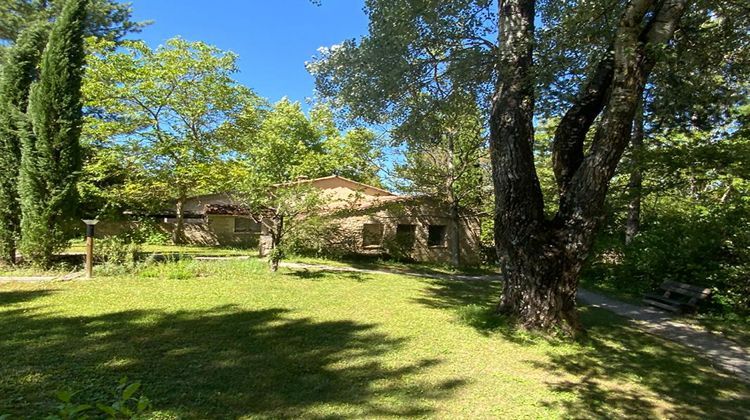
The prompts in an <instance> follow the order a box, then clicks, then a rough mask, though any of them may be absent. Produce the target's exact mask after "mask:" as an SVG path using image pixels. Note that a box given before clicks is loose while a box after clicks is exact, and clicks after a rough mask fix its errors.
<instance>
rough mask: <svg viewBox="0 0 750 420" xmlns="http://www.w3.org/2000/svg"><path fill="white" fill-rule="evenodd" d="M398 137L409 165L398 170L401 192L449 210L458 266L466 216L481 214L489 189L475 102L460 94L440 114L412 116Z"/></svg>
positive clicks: (398, 131)
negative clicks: (461, 234)
mask: <svg viewBox="0 0 750 420" xmlns="http://www.w3.org/2000/svg"><path fill="white" fill-rule="evenodd" d="M395 135H396V136H403V139H404V140H405V143H406V144H405V145H406V153H405V162H404V163H402V164H398V165H397V166H396V174H397V176H398V177H399V178H400V179H401V180H402V182H401V184H402V185H401V189H402V190H404V191H407V192H410V193H412V194H417V195H425V196H428V197H431V198H434V199H436V200H438V201H439V202H440V203H442V204H444V205H445V206H447V207H448V208H449V209H450V214H451V217H450V219H451V230H452V231H453V232H454V236H453V237H454V239H455V240H454V241H452V242H451V262H452V264H453V265H454V266H459V265H460V264H461V249H460V240H459V235H460V233H461V232H462V230H461V227H460V223H461V217H462V216H464V215H466V214H467V213H470V214H472V215H476V214H478V213H480V212H481V210H482V201H483V196H484V195H485V194H484V193H485V191H486V190H485V191H483V189H482V188H481V186H482V185H483V184H484V183H483V171H482V168H481V166H480V161H482V160H486V159H487V148H486V141H487V140H486V135H485V132H484V125H483V124H482V115H481V113H480V112H479V110H478V108H477V107H476V101H474V100H473V98H467V97H464V96H460V95H456V96H455V97H453V98H449V99H448V101H447V103H446V104H445V105H444V106H443V107H442V109H441V110H435V111H434V112H430V113H428V114H426V115H419V116H413V120H412V121H410V122H409V123H408V124H404V125H402V126H401V127H399V130H396V133H395Z"/></svg>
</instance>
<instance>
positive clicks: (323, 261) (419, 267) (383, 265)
mask: <svg viewBox="0 0 750 420" xmlns="http://www.w3.org/2000/svg"><path fill="white" fill-rule="evenodd" d="M286 261H291V262H299V263H305V264H318V265H329V266H334V267H342V266H345V267H355V268H362V269H369V270H391V271H401V272H417V273H423V274H470V275H490V274H497V271H498V270H497V269H496V268H493V267H489V266H482V267H459V268H455V267H452V266H450V265H448V264H438V263H427V262H412V263H404V262H398V261H392V260H383V259H380V258H368V257H364V256H361V257H353V258H342V259H340V260H334V259H329V258H321V257H309V256H301V255H291V256H289V257H288V258H286Z"/></svg>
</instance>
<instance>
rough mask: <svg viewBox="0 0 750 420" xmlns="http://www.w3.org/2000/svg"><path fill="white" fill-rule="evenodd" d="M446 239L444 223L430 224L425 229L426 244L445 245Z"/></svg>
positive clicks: (446, 231)
mask: <svg viewBox="0 0 750 420" xmlns="http://www.w3.org/2000/svg"><path fill="white" fill-rule="evenodd" d="M447 239H448V229H447V228H446V227H445V225H430V226H429V228H428V230H427V246H434V247H440V246H445V243H446V242H447Z"/></svg>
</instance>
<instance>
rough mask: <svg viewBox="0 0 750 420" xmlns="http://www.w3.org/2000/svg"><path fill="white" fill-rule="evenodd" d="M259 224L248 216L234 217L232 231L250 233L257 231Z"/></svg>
mask: <svg viewBox="0 0 750 420" xmlns="http://www.w3.org/2000/svg"><path fill="white" fill-rule="evenodd" d="M259 231H260V225H258V223H256V222H255V220H253V219H251V218H249V217H235V218H234V233H252V232H259Z"/></svg>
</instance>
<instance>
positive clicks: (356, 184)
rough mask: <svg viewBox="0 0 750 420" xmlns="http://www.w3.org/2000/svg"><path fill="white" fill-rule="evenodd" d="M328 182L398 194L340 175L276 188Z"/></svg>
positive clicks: (386, 193) (292, 182) (277, 185)
mask: <svg viewBox="0 0 750 420" xmlns="http://www.w3.org/2000/svg"><path fill="white" fill-rule="evenodd" d="M328 180H338V181H341V182H343V183H345V184H350V185H352V186H354V187H355V188H353V189H357V188H356V187H358V188H365V189H371V190H375V191H377V192H379V193H382V194H383V195H385V196H394V197H395V196H397V194H394V193H392V192H390V191H388V190H384V189H382V188H379V187H374V186H372V185H368V184H365V183H363V182H359V181H355V180H353V179H349V178H345V177H343V176H339V175H330V176H324V177H320V178H311V179H300V180H297V181H291V182H284V183H281V184H276V185H274V186H275V187H285V186H291V185H301V184H315V183H320V182H321V181H328Z"/></svg>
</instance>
